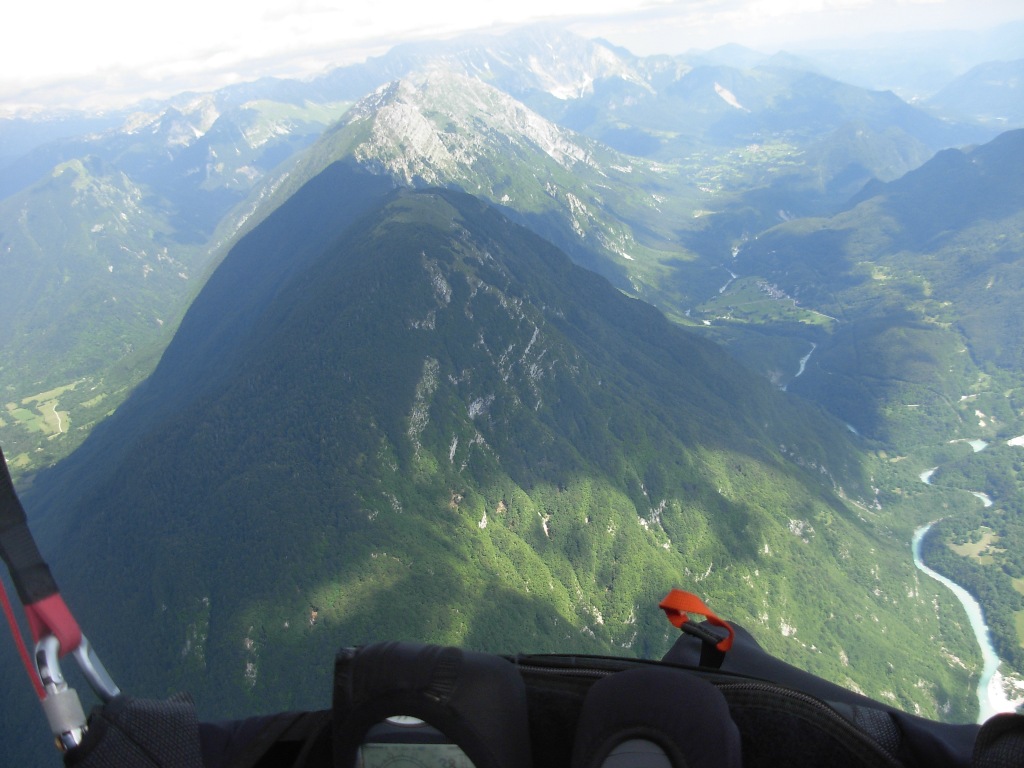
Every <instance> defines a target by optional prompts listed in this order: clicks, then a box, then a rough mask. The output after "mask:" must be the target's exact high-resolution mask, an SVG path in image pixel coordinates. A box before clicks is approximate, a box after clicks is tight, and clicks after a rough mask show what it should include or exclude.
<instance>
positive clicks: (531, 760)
mask: <svg viewBox="0 0 1024 768" xmlns="http://www.w3.org/2000/svg"><path fill="white" fill-rule="evenodd" d="M0 465H2V466H0V555H2V557H3V560H4V562H5V563H6V565H7V567H8V569H9V571H10V574H11V578H12V580H13V582H14V585H15V587H16V589H17V592H18V596H19V598H20V599H21V602H22V605H23V606H24V610H25V614H26V616H27V619H28V624H29V630H30V632H31V635H32V638H33V641H34V642H35V648H34V653H32V654H30V653H29V651H28V649H27V648H26V647H25V645H24V642H23V639H22V633H21V630H20V628H19V626H18V624H17V621H16V619H15V617H14V613H13V611H12V609H11V607H10V603H9V601H8V599H7V595H6V592H5V591H4V589H3V584H2V582H0V601H2V603H3V608H4V612H5V614H6V616H7V620H8V622H9V624H10V626H11V630H12V633H13V635H14V637H15V642H16V644H17V645H18V647H19V652H20V654H21V657H22V662H23V664H24V666H25V667H26V669H27V671H28V675H29V678H30V680H31V681H32V684H33V687H34V689H35V691H36V694H37V696H38V697H39V699H40V701H41V703H42V708H43V711H44V713H45V714H46V717H47V720H48V722H49V725H50V729H51V731H52V733H53V734H54V738H55V741H56V743H57V746H58V748H59V749H60V750H61V751H62V752H63V759H64V763H65V765H68V766H77V767H78V768H134V767H135V766H139V767H141V768H204V767H205V768H214V767H215V766H216V767H217V768H221V767H223V768H277V767H278V766H291V767H292V768H302V767H308V768H313V766H337V767H339V768H354V767H355V766H357V765H358V766H361V767H365V768H378V767H379V768H384V766H406V765H408V766H421V765H423V766H426V765H438V766H445V768H464V767H468V766H475V768H565V767H567V766H569V767H571V768H589V767H590V766H602V765H604V766H616V768H624V767H625V766H634V765H644V766H665V767H666V768H669V767H671V768H684V767H686V768H699V767H701V766H716V768H733V767H735V768H739V766H741V765H742V766H758V767H759V766H764V767H765V768H768V767H769V766H778V765H794V766H819V765H828V766H839V767H840V768H843V767H849V768H865V767H867V766H879V767H880V768H883V767H884V768H897V767H898V766H958V767H959V766H964V767H966V766H979V767H982V766H983V767H984V768H989V767H990V766H991V767H992V768H996V767H999V766H1024V716H1022V715H1014V714H1003V715H996V716H995V717H992V718H991V719H989V720H988V721H987V722H986V723H985V724H984V725H981V726H978V725H951V724H944V723H939V722H935V721H931V720H927V719H924V718H920V717H915V716H913V715H909V714H907V713H904V712H901V711H899V710H897V709H894V708H892V707H888V706H886V705H885V704H882V703H880V702H877V701H874V700H872V699H869V698H867V697H864V696H861V695H859V694H855V693H852V692H850V691H848V690H846V689H844V688H841V687H839V686H837V685H834V684H832V683H829V682H827V681H825V680H823V679H821V678H818V677H815V676H813V675H810V674H808V673H806V672H804V671H803V670H800V669H797V668H796V667H792V666H790V665H788V664H786V663H785V662H782V661H780V660H778V659H776V658H774V657H772V656H770V655H769V654H767V653H765V652H764V651H763V650H762V649H761V648H760V646H759V645H758V644H757V642H756V641H755V640H754V638H753V637H752V636H751V635H750V634H749V633H747V632H746V631H745V630H743V629H742V628H741V627H738V626H735V625H732V624H730V623H728V622H725V621H723V620H722V619H720V618H718V616H716V615H715V614H714V613H713V612H712V611H711V610H710V609H709V608H708V607H707V606H706V605H705V604H704V603H703V601H701V599H700V598H699V597H697V596H696V595H693V594H691V593H688V592H682V591H679V590H672V592H671V593H670V594H669V595H668V596H667V597H666V598H665V599H664V600H663V601H662V602H661V604H660V607H661V608H662V609H663V610H664V611H665V614H666V616H667V617H668V619H669V620H670V621H671V622H672V623H673V624H674V625H675V626H676V627H678V628H679V629H680V630H681V634H680V637H679V639H678V640H677V642H676V643H675V645H674V646H673V647H672V648H671V650H670V651H669V652H668V654H667V655H666V656H665V657H664V658H663V659H662V660H660V661H644V660H638V659H625V658H615V657H597V656H578V655H516V656H498V655H492V654H486V653H479V652H475V651H469V650H464V649H460V648H452V647H441V646H435V645H424V644H417V643H394V642H390V643H377V644H373V645H368V646H362V647H356V648H343V649H342V650H341V651H339V653H338V655H337V657H336V661H335V670H334V687H333V702H332V707H331V708H330V709H326V710H321V711H311V712H286V713H280V714H277V715H271V716H265V717H256V718H251V719H248V720H241V721H232V722H225V723H200V722H198V719H197V717H196V713H195V709H194V707H193V705H192V701H191V699H190V698H189V697H188V695H187V694H178V695H176V696H173V697H171V698H170V699H167V700H163V701H154V700H146V699H133V698H131V697H129V696H126V695H124V694H122V693H121V691H120V690H119V689H118V687H117V686H116V685H115V684H114V682H113V681H112V680H111V678H110V675H108V674H107V672H106V670H105V669H104V667H103V665H102V663H101V662H100V660H99V657H98V656H97V654H96V652H95V651H94V650H93V649H92V647H91V646H90V644H89V642H88V640H87V639H86V637H85V636H84V635H83V634H82V632H81V630H80V628H79V627H78V624H77V622H76V621H75V619H74V617H73V616H72V614H71V612H70V610H68V607H67V606H66V604H65V603H64V600H63V598H62V597H61V595H60V592H59V590H58V589H57V585H56V583H55V581H54V579H53V576H52V574H51V573H50V570H49V567H48V566H47V565H46V563H45V562H44V560H43V558H42V556H41V555H40V553H39V550H38V547H37V546H36V544H35V541H34V540H33V538H32V535H31V532H30V531H29V528H28V525H27V521H26V517H25V512H24V509H23V508H22V506H21V503H20V501H19V500H18V497H17V495H16V493H15V491H14V485H13V483H12V481H11V478H10V474H9V473H8V471H7V465H6V462H5V461H4V460H3V454H2V452H0ZM691 615H697V616H702V617H704V619H705V621H703V622H701V623H697V622H694V621H691V620H690V618H689V617H690V616H691ZM68 655H71V656H73V657H74V659H75V660H76V661H77V662H78V665H79V667H80V668H81V670H82V672H83V674H84V676H85V678H86V679H87V680H88V682H89V684H90V686H91V687H92V688H93V689H94V691H95V692H96V694H97V695H98V697H99V699H100V701H101V704H100V705H99V706H97V707H95V708H94V709H93V711H92V713H91V714H90V715H89V717H88V718H87V717H86V716H85V714H84V712H83V709H82V706H81V704H80V703H79V699H78V696H77V694H76V693H75V691H74V690H73V689H72V688H70V687H69V686H68V684H67V682H66V681H65V679H64V676H63V674H62V670H61V659H63V658H65V657H67V656H68Z"/></svg>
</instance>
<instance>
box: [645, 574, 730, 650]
mask: <svg viewBox="0 0 1024 768" xmlns="http://www.w3.org/2000/svg"><path fill="white" fill-rule="evenodd" d="M658 607H659V608H661V610H663V611H664V612H665V616H666V617H667V618H668V620H669V621H670V622H672V626H674V627H682V626H683V624H685V623H686V622H688V621H689V620H690V617H689V616H687V614H689V613H693V614H696V615H698V616H703V617H704V618H706V619H707V620H708V622H710V623H711V624H713V625H714V626H716V627H722V628H723V629H725V630H726V631H727V632H728V633H729V634H728V635H726V637H724V638H723V639H722V641H721V642H719V643H717V644H716V645H715V647H716V648H717V649H718V650H720V651H722V653H725V652H726V651H728V650H729V649H730V648H732V641H733V638H734V637H735V636H736V633H735V631H734V630H733V628H732V625H731V624H729V622H727V621H723V620H722V619H720V618H718V616H716V615H715V612H714V611H712V610H711V609H710V608H708V607H707V605H705V604H704V601H703V600H701V599H700V598H699V597H697V595H695V594H693V593H692V592H684V591H683V590H681V589H673V590H672V591H671V592H669V593H668V594H667V595H666V596H665V599H664V600H662V601H661V602H660V603H658Z"/></svg>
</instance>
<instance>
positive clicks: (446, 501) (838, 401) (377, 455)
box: [0, 27, 1024, 759]
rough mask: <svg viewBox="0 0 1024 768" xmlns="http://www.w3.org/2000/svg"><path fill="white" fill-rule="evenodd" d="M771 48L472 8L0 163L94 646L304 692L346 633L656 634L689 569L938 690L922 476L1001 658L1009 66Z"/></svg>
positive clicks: (32, 409)
mask: <svg viewBox="0 0 1024 768" xmlns="http://www.w3.org/2000/svg"><path fill="white" fill-rule="evenodd" d="M805 61H806V58H797V57H789V56H774V57H769V58H765V57H763V56H761V55H760V54H756V53H754V52H751V51H749V50H744V49H738V48H725V49H721V50H718V51H714V52H705V53H702V54H700V55H697V54H694V55H693V56H689V57H668V56H652V57H637V56H633V55H632V54H630V53H629V52H628V51H624V50H622V49H620V48H616V47H614V46H611V45H609V44H606V43H603V42H600V41H589V40H583V39H581V38H577V37H574V36H571V35H568V34H566V33H563V32H560V31H557V30H553V29H551V28H547V27H545V28H536V29H530V30H524V31H519V32H517V33H514V34H510V35H507V36H504V37H490V36H487V37H484V36H470V37H467V38H465V39H459V40H455V41H449V42H445V43H432V44H417V45H408V46H402V47H400V48H396V49H395V50H394V51H392V52H391V53H389V54H388V55H386V56H383V57H380V58H378V59H373V60H370V61H368V62H366V63H365V64H362V65H358V66H352V67H345V68H341V69H338V70H336V71H334V72H332V73H330V74H328V75H326V76H324V77H322V78H318V79H315V80H313V81H310V82H297V81H272V80H266V81H260V82H257V83H250V84H244V85H238V86H232V87H231V88H228V89H224V90H222V91H218V92H216V93H213V94H207V95H201V96H200V95H195V94H186V95H182V96H181V97H179V98H177V99H174V100H173V101H172V102H170V103H164V104H154V105H150V107H149V108H148V109H147V110H146V111H145V112H143V113H136V114H133V115H132V116H131V117H126V118H125V121H124V122H122V123H119V124H118V125H117V127H114V128H110V127H109V126H108V125H105V124H104V123H103V122H102V121H101V122H90V121H86V122H85V124H86V125H87V126H88V129H89V130H90V131H94V132H93V133H90V134H88V135H77V136H74V137H64V138H60V139H58V140H55V141H52V142H48V143H45V144H40V145H38V146H35V147H34V148H32V149H31V150H28V151H26V152H23V153H21V154H20V155H19V156H18V158H17V159H13V160H12V161H11V162H10V163H8V164H7V166H6V170H5V171H4V172H3V173H2V174H0V178H2V180H3V181H2V184H3V187H2V188H0V194H2V195H3V197H2V199H0V269H2V270H3V280H2V281H0V334H2V335H3V337H4V338H5V343H4V344H3V345H2V346H0V392H3V394H4V397H3V398H2V399H0V406H2V410H0V441H2V444H3V446H4V450H5V453H6V454H7V455H8V457H9V459H11V460H12V469H13V470H14V471H15V474H16V478H17V481H18V483H19V488H20V489H21V490H22V491H23V494H24V498H25V501H26V505H27V507H28V509H29V511H30V514H31V516H32V517H33V521H34V523H35V524H36V525H37V526H38V528H39V531H40V535H41V538H42V540H43V545H44V549H45V550H46V551H47V553H48V554H50V555H51V556H52V558H53V560H54V566H55V568H56V570H57V572H58V579H59V581H60V582H61V583H62V585H64V590H65V594H66V596H67V597H68V602H69V603H70V604H71V605H72V606H73V607H74V608H76V612H77V613H79V618H80V619H81V621H82V623H83V625H85V626H87V627H88V630H87V631H88V633H89V635H90V637H91V639H92V640H93V642H94V643H95V644H96V645H97V646H98V647H100V648H102V649H104V650H106V651H107V652H108V653H109V656H105V658H110V657H112V658H116V659H117V663H118V666H116V667H115V668H114V670H113V671H114V672H115V673H117V674H119V675H120V676H121V678H122V679H123V680H124V681H125V682H126V683H127V684H128V685H130V687H131V688H132V689H133V691H137V692H138V693H139V694H143V695H164V694H165V693H167V692H169V691H171V690H176V689H179V688H188V689H190V690H192V691H193V692H194V693H195V694H196V695H197V697H198V699H199V702H200V706H201V709H202V712H203V713H204V715H205V716H209V717H213V716H229V715H236V714H244V713H248V712H251V711H252V708H253V707H254V706H255V705H256V704H257V702H259V703H261V704H262V706H265V707H273V708H279V707H292V706H313V705H316V704H317V703H318V702H320V703H322V702H321V699H320V698H318V697H319V695H320V689H318V688H317V681H318V680H319V675H320V674H321V672H322V670H320V669H319V668H317V667H316V665H310V664H309V663H308V661H307V659H309V658H320V659H323V660H324V662H323V664H324V668H325V669H326V665H327V664H329V658H330V654H331V652H332V651H333V649H334V648H335V647H336V646H337V645H338V644H339V643H340V642H342V641H344V642H359V641H363V640H368V639H371V638H375V637H384V636H390V637H410V638H412V637H415V638H417V639H426V640H433V641H439V642H458V643H466V644H469V645H472V646H475V647H484V648H489V649H502V650H513V649H515V650H519V649H531V650H534V649H539V648H545V649H549V650H558V649H562V650H567V649H570V648H572V649H580V650H587V651H600V652H614V653H641V654H646V655H657V654H659V653H660V652H661V651H663V650H664V648H665V647H666V645H667V643H668V642H669V641H670V635H669V633H668V630H667V628H666V627H665V626H663V625H662V623H661V619H660V618H659V617H657V616H656V615H655V614H656V610H655V608H656V602H657V599H659V598H660V597H661V594H660V593H661V592H663V591H664V590H665V589H667V588H668V587H669V586H675V585H681V586H690V587H696V588H698V589H699V590H700V591H702V592H703V593H704V594H706V595H707V596H708V597H709V599H710V600H711V601H712V602H713V603H714V604H715V605H716V606H721V607H722V610H723V611H725V612H727V613H728V615H729V617H730V618H733V619H736V620H738V621H740V622H741V623H743V624H745V625H748V626H749V627H750V628H751V629H752V630H753V631H754V632H755V634H757V636H758V638H759V640H761V641H762V642H763V643H764V644H765V646H766V647H767V648H769V650H771V651H773V652H775V653H778V654H779V655H780V656H783V657H784V658H786V659H787V660H789V661H791V662H792V663H795V664H798V665H799V666H802V667H804V668H807V669H810V670H812V671H814V672H817V673H819V674H823V675H825V676H827V677H829V678H831V679H834V680H837V681H839V682H840V683H841V684H844V685H849V686H852V687H855V688H857V689H859V690H862V691H865V692H867V693H868V694H869V695H872V696H875V697H877V698H880V699H883V700H886V701H889V702H892V703H895V704H897V705H899V706H902V707H905V708H907V709H910V710H912V711H917V712H920V713H922V714H925V715H927V716H930V717H943V718H952V719H956V718H968V719H969V718H970V717H972V708H973V707H974V706H975V705H974V696H973V693H972V692H971V691H970V686H971V685H972V684H973V682H974V681H975V680H976V678H977V674H978V663H977V658H976V647H975V646H974V644H973V640H972V639H971V637H970V635H969V632H968V630H967V627H966V624H965V621H964V620H963V617H962V613H961V612H960V611H959V608H958V607H957V606H956V604H955V602H954V601H953V599H952V598H951V597H950V596H949V594H948V593H944V592H943V591H942V590H941V588H939V587H938V586H937V585H936V586H933V585H932V584H931V583H930V582H929V581H928V580H927V579H922V578H921V577H920V576H919V574H918V572H917V571H916V570H915V569H914V567H913V565H912V563H911V560H910V557H909V549H908V542H909V539H910V535H911V533H912V531H913V529H914V528H915V526H917V525H919V524H921V523H923V522H926V521H929V520H933V519H935V517H936V516H937V515H938V514H941V515H944V516H945V517H946V518H947V520H948V522H947V523H943V525H946V526H947V527H946V528H943V527H942V526H941V525H940V526H939V527H938V528H937V529H936V530H937V531H938V533H939V535H938V536H937V537H935V540H936V541H937V542H938V543H937V544H936V545H935V546H937V547H938V548H939V549H940V550H943V551H948V552H954V554H955V553H956V552H958V551H960V550H956V549H955V547H964V546H968V545H967V544H965V543H964V542H970V541H978V540H984V541H989V542H991V544H990V549H986V550H984V551H983V552H982V551H980V550H979V552H978V553H977V554H976V556H975V557H970V556H966V555H956V557H957V560H956V563H954V566H955V565H956V564H957V563H960V561H964V562H966V563H967V566H965V567H967V568H968V570H970V571H971V572H970V574H968V576H967V577H965V578H969V579H973V580H974V581H973V582H972V584H973V585H974V586H973V587H972V588H973V589H974V591H975V592H976V593H978V594H981V593H982V592H985V594H986V595H987V597H985V598H984V599H985V600H986V601H988V602H987V603H986V605H987V606H991V607H992V616H995V617H996V620H998V627H995V626H994V629H998V633H999V638H1000V640H999V642H1000V643H1001V646H1000V648H1001V655H1002V657H1003V658H1004V660H1006V662H1007V664H1006V665H1005V669H1006V671H1007V672H1008V673H1010V672H1012V671H1013V670H1014V669H1016V671H1017V672H1018V673H1024V668H1021V667H1020V664H1021V660H1020V658H1019V657H1018V656H1017V655H1015V654H1017V653H1018V652H1017V651H1016V650H1015V645H1014V643H1015V640H1016V639H1017V635H1016V629H1015V626H1016V625H1015V622H1016V621H1017V617H1018V616H1024V604H1022V605H1018V603H1019V602H1020V601H1019V600H1017V599H1016V597H1015V595H1017V592H1016V591H1015V589H1014V587H1015V585H1016V583H1017V581H1015V579H1016V580H1019V579H1022V578H1024V562H1020V560H1019V556H1018V553H1019V552H1024V546H1021V547H1016V546H1014V545H1013V544H1014V542H1016V541H1017V537H1018V536H1019V535H1024V532H1022V531H1020V530H1019V527H1017V526H1016V522H1015V521H1017V520H1020V519H1024V494H1022V488H1024V482H1022V481H1024V474H1022V472H1024V468H1022V467H1021V465H1020V461H1019V459H1020V456H1019V448H1015V447H1014V446H1011V445H1007V442H1008V441H1009V439H1010V438H1013V437H1015V436H1017V435H1021V434H1024V361H1022V360H1021V355H1020V350H1021V348H1020V344H1019V339H1018V338H1017V336H1018V334H1019V329H1020V328H1021V327H1024V317H1022V316H1021V309H1020V301H1019V297H1020V291H1021V287H1022V285H1024V284H1022V282H1021V275H1020V274H1019V272H1020V269H1021V264H1022V263H1024V262H1022V255H1024V197H1022V185H1021V177H1020V174H1019V171H1018V169H1019V168H1020V167H1022V159H1024V158H1022V154H1024V133H1022V132H1021V131H1020V130H1010V131H1005V132H1003V128H1004V127H1011V126H1010V125H1009V124H1010V123H1012V121H1013V119H1014V118H1013V117H1012V115H1013V114H1015V113H1014V112H1013V110H1012V109H1007V110H1005V111H1004V113H1003V114H1004V116H1005V117H1006V120H1005V122H998V121H993V118H992V115H993V114H994V113H993V112H992V110H991V108H990V106H988V105H992V104H994V103H998V101H999V99H1000V97H1001V96H1002V97H1004V98H1005V100H1006V103H1007V105H1011V106H1012V104H1014V103H1017V102H1015V101H1014V99H1019V95H1016V96H1015V95H1014V94H1019V91H1015V90H1014V89H1015V88H1016V86H1014V85H1013V73H1012V66H1011V65H1006V66H1004V65H999V64H996V63H992V64H990V65H986V66H985V67H983V68H982V69H979V70H977V71H976V72H974V73H971V74H968V75H965V76H964V77H965V79H964V81H963V82H964V83H967V82H975V83H976V82H979V80H978V79H977V78H983V81H984V82H985V83H987V84H988V85H989V86H990V87H988V88H985V89H981V88H970V89H964V88H963V87H962V85H961V84H959V83H957V82H953V81H952V80H951V79H947V80H946V81H945V82H944V84H945V85H946V88H945V89H944V90H942V91H940V92H938V93H937V94H936V95H935V97H934V99H933V100H932V101H930V102H929V103H928V104H927V105H924V106H922V105H919V104H910V103H907V102H905V101H903V100H901V99H900V98H898V97H897V96H896V95H894V94H893V93H886V92H879V91H873V90H869V89H867V88H864V87H862V86H854V85H851V84H849V83H844V82H840V81H838V80H834V79H830V77H828V76H827V75H826V74H823V73H825V72H828V68H827V67H826V66H824V65H823V64H822V62H816V63H815V64H814V65H805V63H804V62H805ZM812 69H813V70H814V71H812ZM985 73H988V74H985ZM937 87H938V86H937ZM925 107H926V108H925ZM3 130H8V131H12V132H9V133H7V134H4V133H3V132H2V131H0V143H2V142H4V141H5V139H3V138H2V137H3V136H5V135H6V136H11V135H16V136H24V132H23V130H22V127H16V128H8V129H3ZM54 130H55V131H56V130H57V129H56V128H54ZM19 131H21V133H18V132H19ZM20 141H22V139H21V138H18V139H17V140H16V141H13V140H12V142H11V144H10V145H9V146H21V147H25V146H26V145H25V144H21V145H19V144H18V142H20ZM179 323H180V324H179ZM158 361H159V362H158ZM150 374H152V375H150ZM951 441H953V442H951ZM971 441H973V446H972V442H971ZM979 442H984V443H986V445H985V446H984V448H983V450H980V451H977V452H976V447H974V446H976V445H977V444H978V443H979ZM79 446H80V447H79ZM76 447H77V448H78V450H75V451H74V452H72V450H73V449H75V448H76ZM1014 451H1018V453H1015V452H1014ZM69 454H70V456H69ZM65 457H66V458H65ZM58 459H63V460H62V461H60V462H59V463H57V464H56V466H51V465H53V464H54V462H57V460H58ZM934 467H939V469H938V470H937V471H936V473H935V474H934V475H933V477H934V478H935V482H934V483H933V485H930V486H929V485H926V484H925V483H923V482H921V480H920V474H921V473H922V472H923V471H925V470H930V469H932V468H934ZM940 479H942V482H941V483H940V482H939V480H940ZM982 491H986V492H988V493H990V496H988V498H989V500H990V501H992V502H993V503H992V506H991V508H989V507H984V510H987V511H985V512H984V513H980V512H979V509H981V504H980V501H979V499H978V497H977V496H975V495H972V492H975V493H977V492H982ZM940 509H941V510H942V512H941V513H938V512H937V510H940ZM982 515H983V516H982ZM956 526H959V527H956ZM991 536H995V537H996V538H995V539H994V540H993V539H992V538H991ZM985 537H989V538H985ZM69 541H73V542H75V546H73V547H67V546H65V545H66V542H69ZM1000 541H1002V542H1003V543H1004V545H1005V546H997V545H998V544H999V542H1000ZM947 544H948V545H949V546H947ZM1022 544H1024V539H1022ZM950 547H953V548H954V549H950ZM97 551H103V552H113V553H115V555H114V556H113V560H114V561H116V567H111V564H110V563H111V560H110V559H108V558H107V557H103V558H96V557H95V552H97ZM964 551H972V550H964ZM939 554H940V555H941V554H942V553H941V552H940V553H939ZM939 559H941V557H940V558H939ZM978 585H981V586H978ZM985 585H988V586H985ZM382 604H388V605H390V606H392V608H391V611H389V612H384V611H382V609H381V608H380V606H381V605H382ZM396 606H397V607H398V608H399V610H395V607H396ZM986 610H988V608H986ZM398 617H401V619H402V620H401V621H399V619H398ZM129 627H131V631H129V629H128V628H129ZM1019 639H1020V640H1021V641H1024V636H1022V637H1020V638H1019ZM143 641H144V642H143ZM140 643H142V644H143V645H145V647H146V648H147V649H149V650H148V652H147V653H144V654H139V653H137V652H135V650H134V649H136V648H137V647H138V646H139V644H140ZM300 660H301V661H302V664H301V665H298V664H296V662H297V661H300ZM111 666H113V665H111ZM4 668H5V669H8V668H9V665H8V666H5V667H4ZM4 674H5V675H6V674H7V672H4ZM296 681H300V682H301V683H302V685H299V686H296V685H294V683H295V682H296ZM15 685H16V684H15V683H14V682H10V683H8V680H7V678H6V677H5V678H4V689H5V690H11V691H13V690H14V688H15ZM12 695H16V694H13V693H12ZM28 707H29V705H28V704H26V705H25V707H23V708H16V709H18V711H19V712H23V713H24V717H20V719H19V718H12V719H11V720H10V723H9V724H5V726H4V727H5V728H22V727H32V726H31V725H30V724H31V723H33V722H34V720H33V718H34V717H35V715H36V713H35V712H34V711H33V712H30V711H29V709H28ZM7 741H8V739H7V738H6V734H5V735H4V738H2V739H0V743H7ZM12 759H14V758H12Z"/></svg>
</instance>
